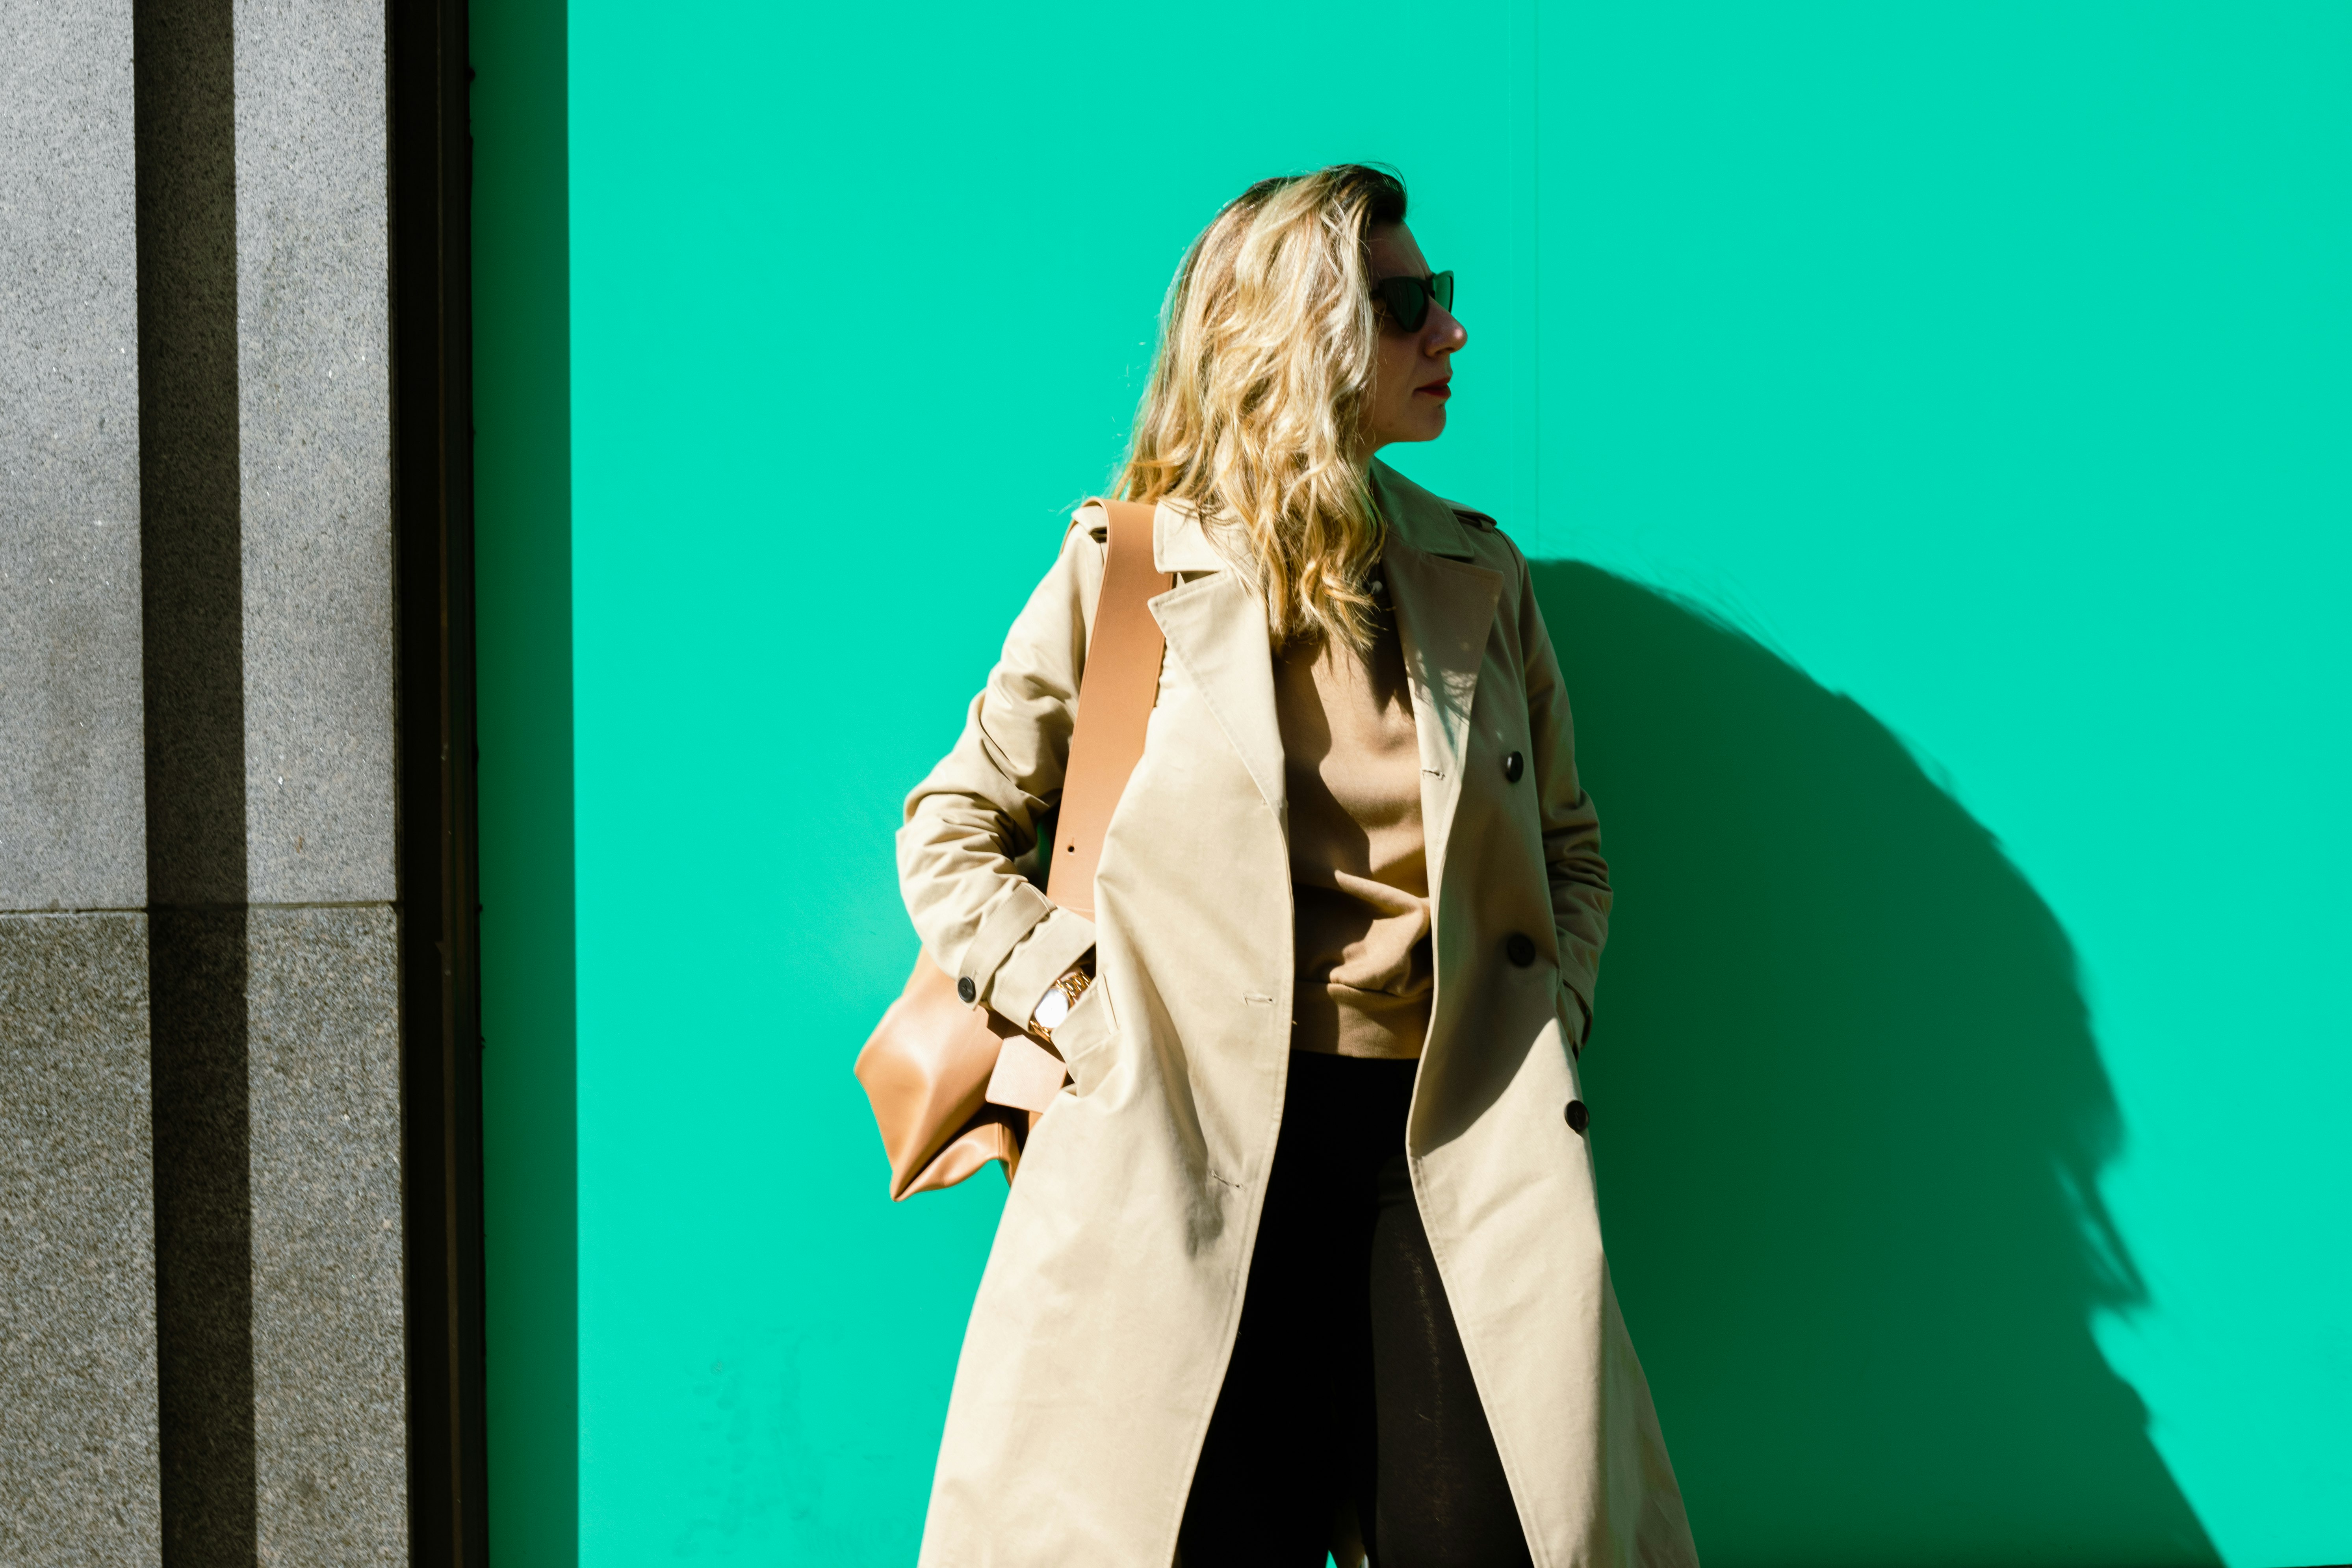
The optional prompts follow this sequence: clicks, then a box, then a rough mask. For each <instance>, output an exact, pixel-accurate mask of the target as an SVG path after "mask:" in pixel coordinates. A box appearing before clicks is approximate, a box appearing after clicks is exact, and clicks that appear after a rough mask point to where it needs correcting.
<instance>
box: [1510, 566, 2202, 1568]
mask: <svg viewBox="0 0 2352 1568" xmlns="http://www.w3.org/2000/svg"><path fill="white" fill-rule="evenodd" d="M1535 575H1536V584H1537V593H1538V597H1539V598H1540V600H1541V602H1542V605H1543V608H1544V614H1545V617H1546V620H1547V621H1548V623H1549V626H1550V627H1551V629H1552V635H1553V637H1554V638H1555V639H1556V641H1557V642H1558V644H1559V653H1560V658H1561V661H1562V663H1563V664H1564V665H1565V667H1566V668H1567V671H1568V678H1569V684H1570V690H1571V693H1572V697H1573V700H1574V704H1575V712H1576V724H1577V739H1578V752H1579V756H1580V761H1581V762H1582V763H1583V769H1584V777H1585V782H1586V784H1587V787H1588V788H1590V789H1591V792H1592V795H1593V796H1594V798H1595V799H1596V800H1597V801H1598V802H1599V803H1600V805H1601V819H1602V823H1603V826H1604V829H1605V832H1606V848H1607V850H1608V854H1609V859H1610V864H1611V867H1612V872H1613V874H1614V879H1615V881H1616V883H1617V885H1618V888H1619V895H1618V903H1617V910H1616V916H1615V921H1614V924H1613V926H1612V931H1611V937H1610V944H1609V954H1608V959H1607V962H1606V963H1604V965H1603V966H1602V978H1601V1004H1600V1011H1599V1020H1598V1025H1597V1027H1596V1030H1595V1033H1594V1037H1593V1042H1592V1045H1591V1048H1589V1049H1588V1050H1587V1051H1586V1052H1585V1054H1584V1071H1585V1082H1586V1089H1587V1097H1588V1099H1589V1100H1590V1101H1591V1105H1592V1107H1593V1121H1592V1137H1593V1139H1594V1141H1595V1152H1596V1153H1597V1155H1598V1157H1599V1159H1600V1162H1601V1194H1602V1209H1603V1219H1604V1222H1605V1225H1606V1227H1607V1234H1608V1238H1609V1247H1610V1253H1611V1257H1612V1260H1613V1264H1614V1270H1615V1274H1616V1279H1617V1285H1618V1289H1619V1291H1620V1294H1621V1296H1622V1300H1623V1301H1624V1305H1625V1310H1626V1315H1627V1318H1628V1320H1629V1321H1630V1323H1631V1325H1632V1327H1633V1334H1634V1340H1635V1342H1636V1343H1637V1344H1638V1345H1639V1346H1640V1348H1641V1351H1642V1355H1643V1363H1644V1364H1645V1366H1646V1367H1647V1369H1648V1371H1649V1373H1650V1377H1651V1381H1652V1384H1653V1387H1654V1390H1655V1392H1656V1394H1657V1399H1658V1405H1659V1409H1660V1414H1661V1415H1662V1417H1663V1419H1664V1423H1665V1429H1666V1435H1667V1440H1668V1443H1669V1446H1670V1447H1672V1449H1673V1451H1674V1456H1675V1468H1676V1469H1677V1471H1678V1472H1679V1474H1680V1476H1681V1479H1682V1482H1683V1487H1684V1489H1685V1492H1686V1494H1687V1495H1688V1499H1689V1502H1690V1510H1691V1517H1692V1522H1693V1525H1694V1528H1695V1529H1696V1532H1697V1535H1698V1542H1699V1546H1700V1549H1701V1551H1702V1552H1703V1553H1705V1554H1706V1559H1707V1561H1708V1562H1709V1563H1714V1564H1717V1565H1719V1568H1720V1565H1724V1564H1735V1565H1745V1564H1754V1563H1807V1564H1816V1565H1818V1564H1830V1563H1871V1564H1874V1565H1882V1568H1883V1565H1889V1564H1900V1563H1972V1562H1973V1563H1989V1562H2000V1563H2036V1562H2050V1563H2062V1562H2063V1563H2076V1564H2082V1563H2132V1564H2138V1565H2141V1568H2154V1565H2157V1564H2172V1563H2219V1562H2220V1561H2221V1559H2220V1558H2219V1556H2218V1555H2217V1554H2216V1552H2214V1550H2213V1546H2212V1543H2211V1542H2210V1541H2209V1540H2208V1539H2207V1537H2206V1535H2205V1531H2204V1530H2203V1529H2202V1527H2201V1526H2200V1524H2199V1522H2198V1521H2197V1517H2196V1514H2195V1512H2194V1511H2193V1510H2191V1509H2190V1507H2189V1503H2188V1501H2187V1500H2186V1499H2185V1498H2184V1497H2183V1496H2182V1494H2181V1491H2180V1489H2179V1487H2178V1486H2176V1485H2175V1484H2174V1482H2173V1479H2172V1477H2171V1475H2170V1473H2169V1472H2168V1470H2167V1469H2166V1468H2165V1465H2164V1462H2163V1460H2162V1458H2160V1457H2159V1456H2158V1453H2157V1451H2156V1448H2155V1447H2154V1445H2153V1444H2152V1443H2151V1442H2150V1441H2149V1440H2148V1436H2147V1412H2146V1409H2145V1407H2144V1406H2143V1405H2141V1403H2140V1400H2139V1398H2138V1396H2137V1394H2134V1393H2133V1391H2132V1390H2131V1388H2130V1387H2129V1386H2128V1385H2127V1384H2125V1383H2124V1382H2123V1381H2122V1380H2121V1379H2120V1378H2118V1377H2117V1376H2116V1374H2115V1373H2112V1372H2111V1371H2109V1370H2108V1368H2107V1365H2106V1363H2105V1360H2103V1359H2102V1357H2101V1356H2100V1353H2099V1351H2098V1348H2097V1346H2096V1344H2095V1342H2094V1341H2093V1339H2092V1333H2091V1324H2092V1321H2093V1318H2094V1316H2095V1314H2096V1313H2098V1312H2100V1311H2102V1310H2114V1309H2121V1308H2128V1307H2129V1306H2131V1305H2132V1304H2134V1303H2135V1302H2137V1301H2139V1300H2143V1299H2144V1296H2145V1291H2144V1289H2143V1287H2142V1285H2141V1283H2140V1280H2139V1278H2138V1275H2137V1271H2136V1270H2135V1268H2134V1267H2133V1265H2132V1262H2131V1260H2130V1258H2128V1257H2127V1256H2126V1254H2125V1251H2124V1247H2123V1244H2122V1240H2121V1238H2120V1237H2119V1236H2118V1235H2117V1233H2116V1227H2115V1226H2114V1224H2113V1223H2112V1222H2111V1221H2110V1219H2109V1218H2108V1216H2107V1215H2106V1213H2105V1208H2104V1206H2103V1205H2102V1202H2101V1199H2100V1197H2099V1192H2098V1185H2097V1176H2098V1172H2099V1168H2100V1166H2101V1164H2102V1163H2105V1161H2106V1160H2107V1159H2108V1158H2109V1157H2110V1156H2111V1155H2112V1154H2113V1153H2114V1152H2116V1144H2117V1140H2118V1134H2119V1124H2118V1120H2117V1115H2116V1102H2115V1099H2114V1096H2113V1094H2112V1093H2111V1091H2110V1089H2109V1088H2108V1084H2107V1079H2106V1075H2105V1070H2104V1069H2103V1068H2102V1067H2101V1066H2100V1062H2099V1057H2098V1051H2097V1048H2096V1046H2095V1043H2094V1041H2093V1039H2092V1036H2091V1030H2090V1023H2089V1017H2088V1015H2087V1012H2086V1009H2085V1007H2084V1001H2083V997H2082V994H2081V993H2080V991H2079V990H2078V988H2077V984H2076V977H2075V965H2074V953H2073V950H2072V948H2071V947H2070V945H2069V943H2068V942H2067V940H2066V936H2065V933H2064V932H2063V931H2062V930H2061V929H2060V928H2059V925H2058V922H2057V921H2056V919H2055V918H2054V917H2053V915H2052V914H2051V912H2050V910H2049V909H2048V908H2047V907H2046V906H2045V905H2044V904H2043V903H2042V900H2041V899H2040V898H2039V897H2037V896H2036V895H2035V893H2034V891H2033V889H2032V888H2031V887H2030V886H2028V885H2027V883H2026V881H2025V879H2023V878H2022V877H2021V876H2020V875H2019V874H2018V872H2017V870H2016V869H2015V868H2013V867H2012V866H2011V864H2010V862H2009V860H2008V859H2007V858H2006V857H2004V856H2003V854H2002V852H2001V849H2000V846H1999V844H1997V843H1996V842H1995V841H1994V839H1993V838H1992V837H1991V836H1990V834H1989V833H1987V832H1986V831H1985V829H1984V828H1982V827H1981V826H1978V824H1977V823H1976V822H1975V821H1974V819H1972V818H1971V817H1970V816H1969V815H1968V813H1967V812H1965V811H1964V810H1962V809H1961V808H1960V806H1959V805H1957V804H1956V803H1955V802H1954V801H1953V799H1952V798H1951V797H1950V796H1949V795H1947V794H1946V793H1944V791H1943V790H1941V789H1939V788H1938V787H1937V785H1936V784H1934V783H1933V782H1932V781H1931V780H1930V779H1929V778H1928V777H1927V775H1926V774H1925V773H1922V772H1921V770H1920V768H1919V766H1918V764H1917V763H1916V761H1914V759H1913V758H1912V756H1911V755H1910V754H1909V753H1908V752H1906V750H1905V748H1904V747H1903V745H1902V743H1901V742H1898V741H1897V740H1896V739H1895V737H1894V735H1892V734H1891V733H1889V732H1888V731H1887V730H1886V729H1885V727H1884V726H1882V725H1881V724H1879V723H1878V722H1877V721H1875V720H1874V719H1873V718H1872V717H1871V716H1870V715H1869V714H1868V713H1867V712H1865V711H1864V710H1863V709H1862V708H1860V707H1859V706H1857V705H1856V704H1855V703H1853V701H1851V700H1847V699H1845V698H1843V697H1840V696H1837V695H1835V694H1834V693H1832V692H1829V691H1826V690H1823V689H1822V688H1821V687H1819V686H1816V685H1815V684H1813V682H1812V681H1811V680H1810V679H1807V678H1806V677H1805V676H1804V675H1802V674H1801V673H1800V672H1799V671H1797V670H1796V669H1794V668H1790V666H1789V665H1788V664H1786V663H1784V662H1783V661H1782V660H1780V658H1776V657H1775V656H1774V655H1773V654H1771V653H1770V652H1769V651H1768V650H1767V649H1765V648H1764V647H1760V646H1759V645H1758V644H1757V643H1755V642H1754V641H1752V640H1750V639H1749V638H1748V637H1743V636H1741V635H1739V634H1738V633H1737V632H1735V631H1732V630H1729V629H1727V627H1725V626H1723V625H1721V624H1720V623H1718V622H1717V621H1715V620H1714V619H1712V618H1710V617H1708V616H1706V615H1705V614H1704V613H1703V612H1698V611H1695V610H1693V609H1691V608H1689V607H1686V606H1685V605H1678V604H1676V603H1675V602H1673V601H1671V600H1669V599H1666V598H1664V597H1661V596H1660V595H1657V594H1654V593H1652V592H1650V591H1648V590H1646V589H1643V588H1640V587H1637V586H1635V585H1633V584H1631V583H1628V582H1625V581H1623V580H1622V579H1620V578H1616V577H1612V576H1611V575H1609V574H1605V573H1602V572H1600V571H1598V570H1595V569H1593V568H1591V567H1588V566H1583V565H1578V564H1573V563H1539V564H1538V565H1537V566H1536V568H1535ZM1956 657H1958V656H1956Z"/></svg>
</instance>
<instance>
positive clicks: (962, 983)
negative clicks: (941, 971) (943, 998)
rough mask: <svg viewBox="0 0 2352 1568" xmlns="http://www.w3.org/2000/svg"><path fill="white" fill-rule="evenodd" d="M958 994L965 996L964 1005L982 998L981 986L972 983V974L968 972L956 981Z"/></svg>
mask: <svg viewBox="0 0 2352 1568" xmlns="http://www.w3.org/2000/svg"><path fill="white" fill-rule="evenodd" d="M956 994H957V995H959V996H961V997H962V998H963V1000H964V1005H966V1006H970V1005H971V1004H972V1003H974V1002H977V1001H979V1000H980V987H979V986H977V985H974V984H972V983H971V975H969V974H967V975H965V976H964V977H963V978H962V979H961V980H959V981H957V982H956Z"/></svg>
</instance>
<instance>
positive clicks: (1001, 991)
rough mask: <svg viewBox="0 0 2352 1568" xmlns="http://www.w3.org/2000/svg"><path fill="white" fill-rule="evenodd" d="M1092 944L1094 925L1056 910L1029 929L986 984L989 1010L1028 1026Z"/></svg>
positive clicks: (1076, 915) (1074, 915)
mask: <svg viewBox="0 0 2352 1568" xmlns="http://www.w3.org/2000/svg"><path fill="white" fill-rule="evenodd" d="M1094 944H1095V923H1094V921H1090V920H1088V919H1087V918H1086V916H1084V915H1080V914H1073V913H1072V912H1071V911H1069V910H1065V909H1056V910H1054V911H1053V912H1052V913H1050V914H1048V915H1047V916H1046V917H1045V919H1044V920H1041V921H1038V922H1037V923H1036V924H1035V925H1034V926H1031V927H1030V928H1029V930H1028V931H1027V932H1026V934H1024V936H1023V937H1022V938H1021V940H1020V941H1019V942H1016V943H1014V944H1013V951H1012V952H1010V953H1008V954H1006V955H1005V959H1004V962H1003V963H1001V964H999V965H998V966H997V970H996V976H995V978H994V979H993V980H992V981H991V982H990V983H989V987H988V995H987V1002H988V1008H989V1011H990V1012H992V1013H994V1014H995V1015H996V1016H998V1017H1000V1018H1003V1019H1004V1020H1005V1021H1006V1022H1007V1023H1011V1024H1014V1025H1018V1026H1020V1027H1022V1028H1024V1029H1025V1028H1027V1027H1028V1026H1029V1018H1030V1015H1032V1014H1034V1012H1036V1011H1037V1004H1038V1003H1040V1002H1042V1001H1044V1000H1045V993H1046V992H1047V991H1048V990H1050V989H1052V987H1053V984H1054V982H1055V981H1056V980H1059V979H1060V978H1061V977H1062V973H1063V972H1064V971H1065V970H1066V969H1068V968H1069V967H1070V965H1072V964H1074V963H1077V961H1078V960H1080V959H1081V958H1084V957H1085V956H1086V955H1087V949H1089V948H1091V947H1093V946H1094Z"/></svg>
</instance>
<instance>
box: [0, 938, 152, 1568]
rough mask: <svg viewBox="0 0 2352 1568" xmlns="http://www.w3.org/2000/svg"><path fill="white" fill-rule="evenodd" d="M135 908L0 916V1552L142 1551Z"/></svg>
mask: <svg viewBox="0 0 2352 1568" xmlns="http://www.w3.org/2000/svg"><path fill="white" fill-rule="evenodd" d="M148 1123H149V1094H148V1068H147V921H146V917H145V916H143V915H138V914H109V915H21V914H20V915H0V1435H5V1436H0V1563H47V1564H54V1565H56V1568H81V1565H83V1564H88V1565H89V1568H99V1565H100V1564H105V1565H107V1568H112V1565H114V1564H118V1563H125V1564H153V1563H160V1562H161V1560H162V1558H161V1537H160V1526H159V1520H158V1506H159V1505H158V1500H157V1473H156V1443H155V1397H156V1394H155V1313H154V1299H155V1274H154V1262H153V1258H154V1211H153V1207H152V1199H151V1194H152V1180H153V1176H152V1170H151V1168H150V1165H149V1157H148Z"/></svg>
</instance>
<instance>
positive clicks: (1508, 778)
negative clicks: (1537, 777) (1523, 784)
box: [1503, 752, 1528, 784]
mask: <svg viewBox="0 0 2352 1568" xmlns="http://www.w3.org/2000/svg"><path fill="white" fill-rule="evenodd" d="M1527 771H1528V760H1527V758H1525V757H1523V756H1521V755H1519V753H1518V752H1512V753H1511V754H1510V755H1509V756H1507V757H1505V758H1504V759H1503V782H1504V783H1506V784H1517V783H1518V782H1519V775H1520V774H1521V773H1525V772H1527Z"/></svg>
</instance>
